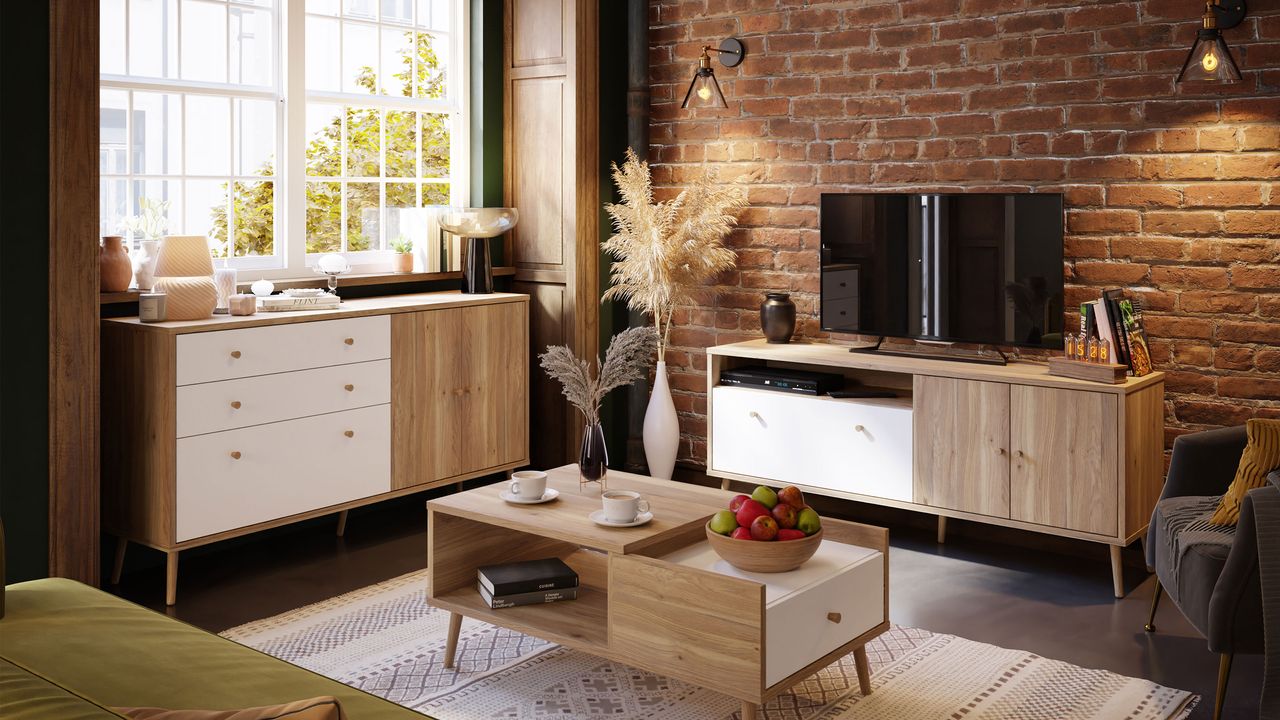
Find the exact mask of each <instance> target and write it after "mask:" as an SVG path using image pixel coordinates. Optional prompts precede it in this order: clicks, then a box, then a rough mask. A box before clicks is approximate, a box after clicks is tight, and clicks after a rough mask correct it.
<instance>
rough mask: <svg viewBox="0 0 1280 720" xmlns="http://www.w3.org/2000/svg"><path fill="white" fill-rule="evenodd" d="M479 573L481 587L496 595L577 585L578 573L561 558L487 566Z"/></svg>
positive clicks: (478, 571) (561, 588)
mask: <svg viewBox="0 0 1280 720" xmlns="http://www.w3.org/2000/svg"><path fill="white" fill-rule="evenodd" d="M476 575H477V579H478V580H479V581H480V586H481V587H483V588H485V589H486V590H488V591H489V594H490V595H491V596H495V597H497V596H502V595H519V594H521V593H530V592H537V591H539V590H563V589H565V588H571V587H578V573H576V572H574V571H573V568H571V567H569V566H568V565H566V564H565V563H564V561H563V560H561V559H560V558H546V559H544V560H526V561H524V562H515V563H503V564H501V565H486V566H484V567H482V568H479V569H478V570H476Z"/></svg>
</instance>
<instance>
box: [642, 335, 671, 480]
mask: <svg viewBox="0 0 1280 720" xmlns="http://www.w3.org/2000/svg"><path fill="white" fill-rule="evenodd" d="M679 449H680V419H679V418H677V417H676V405H675V403H674V402H672V401H671V386H670V385H668V384H667V364H666V363H665V362H663V361H661V360H659V361H658V369H657V372H655V373H654V380H653V392H652V393H651V394H650V395H649V407H648V408H647V409H646V410H645V411H644V457H645V460H646V461H647V462H648V464H649V476H650V477H655V478H661V479H663V480H670V479H671V474H672V472H674V471H675V468H676V453H677V451H679Z"/></svg>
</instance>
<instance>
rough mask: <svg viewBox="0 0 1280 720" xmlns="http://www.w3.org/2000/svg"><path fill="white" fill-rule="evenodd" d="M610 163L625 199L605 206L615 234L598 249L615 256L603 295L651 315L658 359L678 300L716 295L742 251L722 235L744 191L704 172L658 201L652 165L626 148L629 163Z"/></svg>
mask: <svg viewBox="0 0 1280 720" xmlns="http://www.w3.org/2000/svg"><path fill="white" fill-rule="evenodd" d="M612 168H613V180H614V182H615V183H616V184H617V185H618V192H619V193H620V194H621V196H622V202H621V203H609V204H607V205H605V210H607V211H608V212H609V216H610V217H611V218H612V219H613V227H614V235H613V236H612V237H610V238H609V239H608V241H606V242H605V243H604V244H603V245H601V249H603V250H604V251H605V252H606V253H608V254H609V255H611V256H613V258H614V260H615V262H614V263H613V271H612V280H613V286H612V287H610V288H609V290H608V291H607V292H605V294H604V297H603V299H604V300H611V299H614V298H616V299H618V300H622V301H624V302H626V303H627V306H628V307H629V308H631V309H632V310H637V311H640V312H644V313H647V314H648V315H649V316H651V317H652V318H653V324H654V327H655V328H657V333H658V359H659V360H661V359H662V358H663V357H664V356H665V351H666V348H667V340H668V337H669V335H670V333H671V317H672V315H673V314H674V313H675V308H676V306H677V305H685V304H692V303H693V302H695V301H696V300H698V299H700V298H699V296H701V299H705V298H706V296H708V295H711V294H713V293H714V289H713V288H712V287H711V280H712V279H713V278H714V277H715V276H716V275H718V274H720V273H721V272H724V271H725V270H732V269H733V268H734V267H735V266H736V264H737V259H738V258H737V254H736V253H735V252H734V251H733V250H731V249H729V248H727V247H725V246H724V242H723V241H724V238H725V236H726V235H728V234H729V231H730V230H732V229H733V226H734V225H735V224H737V218H736V217H735V211H737V210H739V209H741V208H743V207H745V206H746V204H747V199H746V193H745V192H744V191H743V190H742V188H740V187H736V186H726V185H720V184H718V183H717V182H716V180H715V178H714V177H711V176H708V175H704V176H703V177H701V178H700V179H698V180H697V181H695V182H694V183H693V184H692V185H691V186H690V187H688V188H686V189H685V190H682V191H681V192H680V194H679V195H677V196H676V197H675V199H673V200H670V201H666V202H657V203H655V202H654V201H653V180H652V177H651V176H650V174H649V163H647V162H641V161H640V159H639V158H637V157H636V154H635V152H634V151H633V150H631V149H630V148H628V149H627V159H626V162H624V163H623V164H622V167H621V168H619V167H618V166H617V165H616V164H614V165H613V166H612Z"/></svg>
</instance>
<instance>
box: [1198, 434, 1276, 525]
mask: <svg viewBox="0 0 1280 720" xmlns="http://www.w3.org/2000/svg"><path fill="white" fill-rule="evenodd" d="M1245 434H1246V435H1248V437H1249V444H1248V445H1246V446H1245V449H1244V454H1243V455H1241V456H1240V467H1239V468H1237V469H1236V479H1235V480H1232V481H1231V487H1229V488H1227V492H1226V494H1225V495H1223V496H1222V500H1221V501H1219V502H1218V509H1217V510H1215V511H1214V512H1213V517H1211V518H1209V522H1211V523H1213V524H1214V525H1235V524H1236V523H1237V522H1239V521H1240V503H1242V502H1244V496H1245V493H1247V492H1249V491H1250V490H1256V489H1258V488H1260V487H1265V486H1266V484H1267V473H1269V472H1271V471H1272V470H1275V469H1277V468H1280V420H1263V419H1260V418H1255V419H1253V420H1250V421H1249V422H1247V423H1245Z"/></svg>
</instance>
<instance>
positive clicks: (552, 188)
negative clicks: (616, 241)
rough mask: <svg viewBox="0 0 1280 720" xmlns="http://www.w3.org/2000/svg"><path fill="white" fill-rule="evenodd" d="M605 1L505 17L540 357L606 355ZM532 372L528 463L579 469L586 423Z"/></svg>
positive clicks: (509, 160)
mask: <svg viewBox="0 0 1280 720" xmlns="http://www.w3.org/2000/svg"><path fill="white" fill-rule="evenodd" d="M598 2H599V0H507V1H506V3H505V4H504V7H503V15H504V25H503V27H504V33H503V111H504V112H503V157H504V169H503V174H504V182H503V198H504V202H505V203H506V204H507V205H509V206H511V207H514V208H517V209H518V210H519V211H520V223H519V225H517V226H516V229H515V230H514V231H513V232H512V237H511V242H512V250H513V255H514V260H515V262H514V265H515V267H516V278H515V290H516V292H522V293H527V294H528V295H530V296H531V298H532V303H531V306H530V339H531V344H532V346H533V347H532V351H533V354H534V357H536V355H537V354H539V353H541V352H543V351H544V350H545V348H546V346H547V345H561V344H563V345H568V346H569V347H570V348H572V349H573V350H574V352H576V353H577V354H578V355H579V356H580V357H583V358H593V357H595V356H596V354H597V352H598V349H599V348H598V346H599V339H598V334H599V305H600V287H599V286H600V283H599V266H600V249H599V211H600V197H599V194H600V193H599V177H598V168H599V138H598V112H599V111H598V101H597V86H598V72H597V64H598V54H599V53H598V46H597V42H598V34H599V23H598V19H597V10H598ZM530 372H531V373H532V382H531V385H530V390H531V392H530V400H531V418H532V420H533V422H532V427H533V428H535V430H534V433H535V434H534V438H533V442H532V444H531V447H530V455H531V462H532V464H533V466H534V467H554V466H557V465H560V464H563V463H565V462H570V461H573V460H575V459H576V458H577V444H578V442H579V439H580V436H581V432H582V428H581V421H580V420H579V418H577V417H576V414H575V411H573V410H572V408H571V407H569V406H568V404H567V403H566V402H565V400H564V398H563V397H562V396H561V395H560V388H559V386H558V385H557V384H556V383H555V381H553V380H550V379H549V378H547V377H546V375H545V374H544V373H543V372H542V370H541V368H539V367H538V364H537V362H536V361H534V362H532V363H531V364H530Z"/></svg>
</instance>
